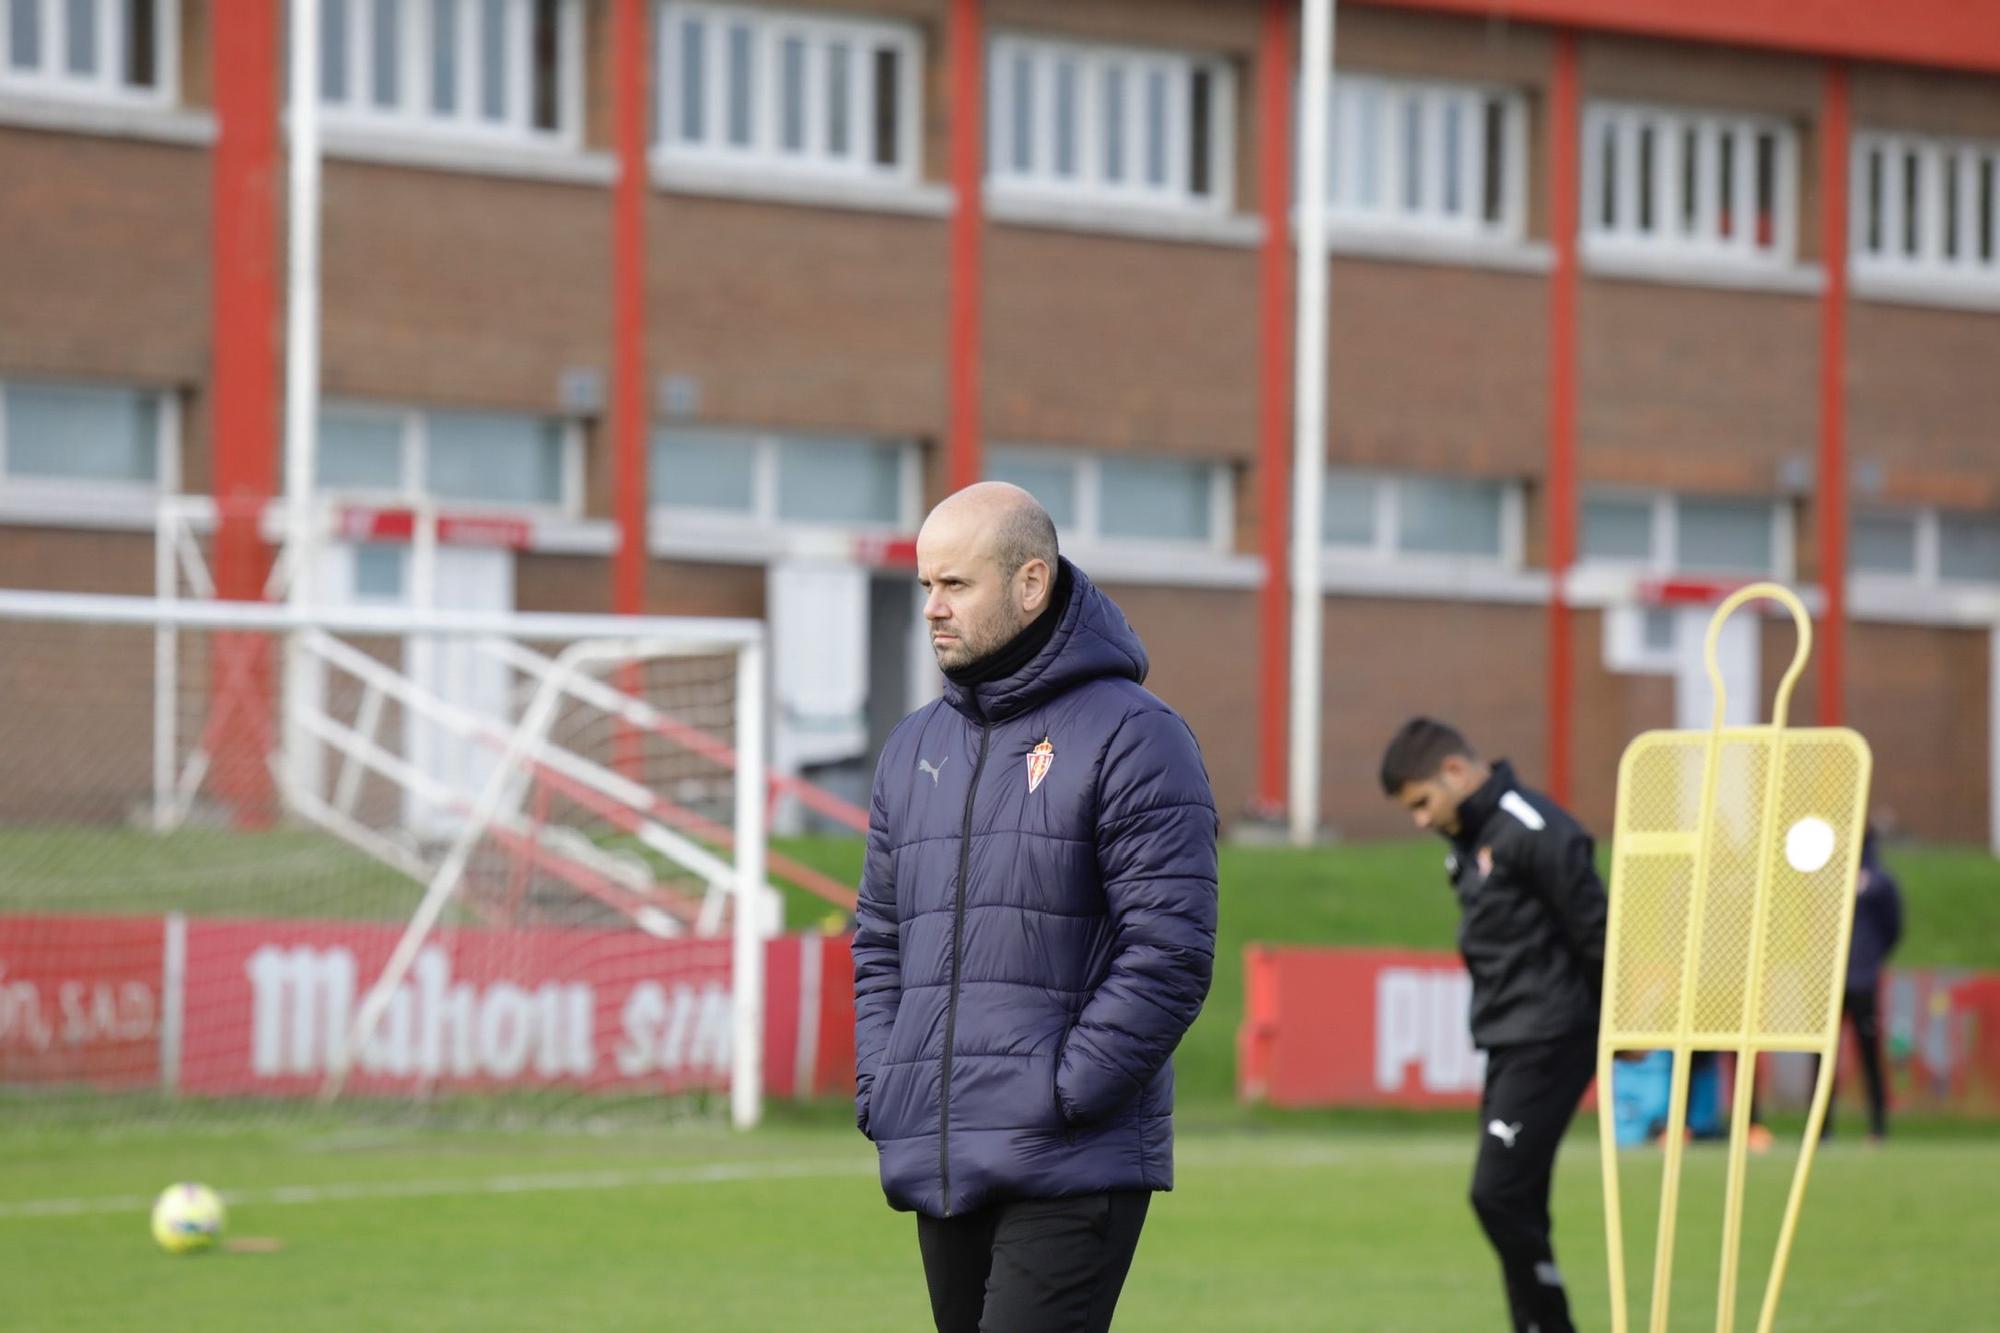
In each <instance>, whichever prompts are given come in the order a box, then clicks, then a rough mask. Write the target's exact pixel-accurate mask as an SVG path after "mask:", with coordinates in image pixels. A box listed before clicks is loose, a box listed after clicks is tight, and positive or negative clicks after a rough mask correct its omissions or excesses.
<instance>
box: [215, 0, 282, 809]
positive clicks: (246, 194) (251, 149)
mask: <svg viewBox="0 0 2000 1333" xmlns="http://www.w3.org/2000/svg"><path fill="white" fill-rule="evenodd" d="M210 32H211V37H212V46H211V48H210V53H211V59H212V62H213V68H214V96H215V120H216V140H215V152H214V159H213V164H212V166H213V169H212V172H211V176H210V192H209V212H210V216H211V219H212V220H211V223H210V229H209V230H210V240H211V244H212V246H213V249H212V251H211V253H210V257H209V265H210V271H209V281H210V284H211V299H212V301H213V303H214V320H215V327H214V335H213V336H214V348H213V362H212V366H211V371H210V395H211V403H212V410H211V412H210V421H211V427H210V429H211V440H212V444H211V446H210V468H209V475H210V486H211V490H212V493H213V495H214V498H215V508H216V519H217V527H216V534H215V547H214V565H215V588H216V593H217V595H218V596H220V597H223V598H227V599H229V600H232V601H258V600H261V599H262V598H263V595H264V581H265V578H266V575H267V573H268V572H269V568H270V555H269V552H267V551H266V550H265V548H264V543H263V540H262V538H261V537H260V536H259V535H258V517H259V515H260V514H261V512H262V510H263V507H264V504H265V502H267V501H268V500H269V499H270V498H271V497H272V495H273V494H275V493H276V490H277V479H278V456H279V450H278V319H279V309H278V190H279V187H280V183H281V181H282V179H283V166H282V161H281V159H280V156H279V152H278V70H279V59H278V34H279V6H278V4H277V3H276V0H243V3H241V4H238V5H235V6H232V7H231V10H230V16H229V21H228V22H226V23H224V22H216V23H213V24H211V25H210ZM211 655H212V656H211V669H210V672H209V700H208V725H207V728H206V731H205V733H204V739H205V740H206V741H207V742H208V744H209V746H210V754H211V763H212V767H211V770H210V772H211V777H210V786H211V789H212V790H214V791H215V792H216V794H217V795H218V796H220V797H221V798H222V800H223V801H224V802H225V803H226V804H228V805H229V806H230V807H231V808H232V810H233V812H234V817H235V819H236V822H237V823H239V824H244V825H258V824H263V823H266V822H268V821H269V820H270V819H271V818H272V816H273V815H274V814H275V809H276V807H275V802H274V801H273V799H272V792H271V779H270V770H269V768H268V766H267V764H266V762H265V759H266V753H267V751H268V749H269V747H270V743H271V729H270V709H271V701H272V700H274V699H275V697H276V694H275V690H274V684H275V680H274V675H273V670H272V663H273V652H272V642H271V640H270V638H269V637H268V636H266V635H262V634H222V633H218V634H216V635H215V636H214V637H213V639H212V641H211Z"/></svg>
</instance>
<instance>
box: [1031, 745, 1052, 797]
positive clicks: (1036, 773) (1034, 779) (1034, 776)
mask: <svg viewBox="0 0 2000 1333" xmlns="http://www.w3.org/2000/svg"><path fill="white" fill-rule="evenodd" d="M1055 761H1056V747H1055V746H1053V745H1051V744H1049V738H1048V737H1047V736H1044V737H1042V743H1041V744H1040V745H1037V746H1036V747H1035V748H1034V749H1032V750H1030V751H1028V790H1029V791H1030V792H1032V791H1034V789H1035V788H1037V787H1039V786H1041V785H1042V779H1043V778H1045V777H1047V776H1048V775H1049V766H1050V765H1051V764H1053V763H1055Z"/></svg>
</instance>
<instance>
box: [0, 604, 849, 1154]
mask: <svg viewBox="0 0 2000 1333" xmlns="http://www.w3.org/2000/svg"><path fill="white" fill-rule="evenodd" d="M764 676H765V663H764V648H763V628H762V626H761V625H760V624H759V623H757V622H754V621H739V620H721V619H679V618H647V617H608V616H581V615H554V614H531V613H519V612H496V613H490V614H475V613H451V612H443V611H412V610H409V609H405V608H395V607H384V608H354V609H346V610H339V611H333V610H324V611H314V610H303V611H302V610H299V609H296V608H287V607H282V606H275V605H268V604H263V603H244V602H215V601H202V600H181V601H167V600H162V599H143V598H120V597H97V596H82V595H75V594H54V593H27V592H4V593H0V699H4V700H5V706H4V708H0V1096H4V1097H5V1098H7V1099H8V1100H9V1101H13V1102H16V1103H19V1104H27V1105H35V1104H44V1103H46V1104H50V1105H54V1106H58V1107H63V1108H66V1109H68V1110H73V1109H74V1108H76V1107H77V1106H78V1105H79V1103H80V1101H81V1100H82V1099H91V1100H93V1101H95V1102H97V1103H99V1104H111V1103H114V1102H116V1101H117V1100H118V1098H117V1096H116V1095H117V1094H134V1095H137V1096H139V1097H142V1098H144V1099H149V1100H156V1101H160V1102H162V1103H163V1104H165V1105H167V1106H185V1105H190V1104H194V1103H196V1102H199V1101H206V1100H220V1101H228V1102H231V1103H234V1104H244V1105H251V1106H256V1107H261V1108H264V1109H267V1110H269V1109H276V1108H283V1107H294V1108H299V1109H304V1108H307V1107H310V1106H312V1105H314V1104H316V1103H317V1102H323V1101H326V1100H329V1099H338V1100H340V1101H342V1102H347V1103H353V1104H356V1105H367V1106H371V1107H372V1106H387V1107H392V1108H393V1107H407V1106H421V1107H426V1108H438V1107H444V1106H469V1107H505V1108H508V1109H509V1111H510V1113H511V1111H512V1110H513V1109H514V1108H518V1107H521V1106H524V1105H525V1106H529V1107H532V1108H535V1111H536V1112H537V1113H538V1114H540V1113H550V1112H562V1111H575V1112H578V1113H581V1114H593V1113H595V1110H596V1108H599V1107H602V1106H605V1105H607V1104H610V1103H614V1102H616V1101H618V1100H619V1099H621V1098H622V1099H625V1100H626V1101H628V1102H630V1101H633V1100H635V1099H636V1100H640V1101H642V1102H643V1103H645V1104H647V1105H650V1104H652V1103H654V1102H656V1101H658V1100H659V1099H662V1098H672V1099H675V1100H676V1102H677V1103H678V1102H683V1101H685V1102H692V1103H694V1104H697V1105H706V1106H715V1107H718V1108H719V1107H720V1106H722V1105H723V1104H725V1103H726V1104H727V1105H728V1107H729V1108H730V1114H731V1117H732V1119H733V1120H734V1121H735V1123H737V1124H739V1125H749V1124H753V1123H755V1122H756V1120H757V1119H758V1116H759V1112H760V1107H761V1100H762V1082H763V1070H764V1067H765V1059H766V1043H765V1032H764V1022H763V1007H764V997H765V993H766V992H765V985H766V977H765V960H766V952H767V947H768V946H769V944H770V943H771V941H772V937H773V936H774V935H776V934H777V932H778V931H779V929H780V928H781V925H782V917H783V912H782V904H781V900H780V896H779V893H778V891H777V890H776V889H774V888H773V887H772V885H771V884H770V882H769V880H768V877H767V863H766V851H765V818H766V813H767V809H768V800H769V797H770V791H769V787H768V783H767V778H766V774H765V771H764V766H763V759H762V756H763V752H764V726H765V723H764V714H763V709H764V699H765V686H764ZM799 877H800V878H804V879H811V878H812V876H811V874H810V872H807V871H804V870H803V869H801V870H800V871H799ZM806 887H807V888H808V890H811V891H818V892H821V893H822V895H823V896H826V897H829V898H831V899H833V901H834V903H835V904H839V903H840V902H842V898H841V894H840V890H839V887H838V886H837V885H832V884H830V883H828V882H827V881H825V880H824V877H820V878H819V879H818V880H817V881H816V882H814V883H810V884H807V885H806ZM793 981H794V983H795V985H796V986H797V987H799V988H802V985H803V983H801V982H798V979H796V978H794V979H793ZM788 993H790V992H788Z"/></svg>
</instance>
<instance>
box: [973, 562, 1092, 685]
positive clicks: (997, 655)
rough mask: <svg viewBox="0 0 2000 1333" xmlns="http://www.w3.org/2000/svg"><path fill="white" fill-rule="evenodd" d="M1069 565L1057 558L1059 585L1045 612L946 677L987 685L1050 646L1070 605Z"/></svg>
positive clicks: (1005, 676) (1007, 674) (1028, 661)
mask: <svg viewBox="0 0 2000 1333" xmlns="http://www.w3.org/2000/svg"><path fill="white" fill-rule="evenodd" d="M1069 587H1070V578H1069V565H1068V564H1067V563H1066V562H1064V561H1061V560H1058V561H1057V562H1056V586H1055V587H1054V588H1053V589H1052V590H1051V591H1050V593H1049V600H1048V604H1047V605H1046V606H1044V607H1043V608H1042V613H1041V614H1040V615H1038V616H1036V617H1035V618H1034V619H1033V620H1031V621H1029V622H1028V624H1027V626H1026V628H1024V629H1022V630H1021V632H1020V633H1019V634H1016V635H1015V636H1014V637H1013V638H1011V639H1009V640H1007V642H1005V643H1003V644H1001V645H1000V646H999V647H998V648H995V649H994V650H993V651H992V652H990V653H988V654H986V656H984V657H980V658H975V659H974V660H973V661H970V662H967V663H966V664H965V665H964V666H960V667H946V668H945V672H944V674H945V677H946V678H947V679H948V680H950V681H951V683H952V684H954V685H958V686H970V685H984V684H986V683H987V682H988V681H995V680H1005V679H1006V678H1007V677H1009V676H1011V675H1013V674H1014V673H1015V672H1016V671H1019V670H1020V669H1021V668H1022V667H1024V666H1026V665H1028V663H1030V662H1032V661H1034V660H1035V654H1036V653H1039V652H1041V651H1042V649H1044V648H1046V647H1048V646H1049V640H1050V639H1052V638H1054V637H1055V632H1056V626H1057V625H1058V624H1060V623H1061V622H1062V612H1063V608H1064V607H1065V606H1067V605H1069Z"/></svg>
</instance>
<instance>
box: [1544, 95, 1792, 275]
mask: <svg viewBox="0 0 2000 1333" xmlns="http://www.w3.org/2000/svg"><path fill="white" fill-rule="evenodd" d="M1646 128H1650V129H1651V130H1652V131H1653V142H1654V144H1655V145H1656V146H1655V149H1654V152H1653V161H1652V177H1653V181H1652V203H1653V226H1652V227H1651V228H1650V229H1645V230H1642V229H1641V227H1640V225H1639V213H1640V208H1639V205H1640V197H1639V175H1638V163H1639V139H1640V133H1641V131H1642V130H1643V129H1646ZM1688 130H1693V131H1695V133H1696V135H1697V145H1696V153H1697V164H1698V170H1697V172H1696V178H1695V192H1696V198H1695V201H1694V202H1695V209H1694V211H1695V220H1694V225H1693V227H1692V229H1689V228H1688V227H1687V226H1686V224H1685V219H1684V213H1683V205H1684V204H1685V202H1686V200H1685V197H1684V193H1683V189H1682V184H1683V182H1682V173H1681V171H1680V169H1679V168H1680V164H1681V156H1682V154H1681V145H1682V143H1683V142H1684V136H1685V134H1686V132H1687V131H1688ZM1607 133H1609V134H1611V135H1612V136H1614V142H1615V144H1616V146H1617V149H1616V151H1617V156H1618V158H1619V160H1620V164H1621V165H1620V166H1619V168H1618V169H1617V176H1616V179H1615V180H1614V181H1613V182H1612V184H1613V188H1614V190H1615V191H1616V193H1615V195H1614V199H1613V217H1612V220H1611V222H1610V223H1609V224H1608V225H1607V224H1606V222H1605V221H1604V217H1603V195H1604V185H1605V181H1604V163H1603V160H1602V157H1601V155H1600V152H1599V148H1600V145H1601V141H1602V136H1603V135H1605V134H1607ZM1764 134H1769V135H1771V136H1773V140H1774V145H1775V147H1774V160H1773V163H1772V171H1773V180H1772V201H1771V243H1770V244H1769V245H1758V244H1757V242H1756V225H1755V220H1756V197H1757V154H1756V143H1757V139H1758V137H1759V136H1760V135H1764ZM1725 138H1727V139H1729V140H1731V141H1732V143H1733V144H1734V147H1733V149H1732V153H1733V160H1732V162H1731V168H1732V171H1731V195H1732V197H1733V199H1734V200H1735V201H1736V208H1735V216H1736V225H1734V226H1732V228H1731V233H1730V234H1729V235H1727V236H1724V235H1723V234H1722V232H1721V217H1722V208H1721V176H1720V170H1721V161H1722V147H1721V146H1722V143H1723V140H1724V139H1725ZM1582 154H1583V190H1582V195H1581V208H1580V210H1579V211H1580V212H1581V214H1582V217H1581V222H1580V226H1581V231H1582V238H1583V244H1584V249H1585V252H1586V253H1587V254H1588V255H1590V256H1591V257H1593V258H1612V259H1616V258H1621V257H1630V258H1636V259H1646V258H1670V259H1683V260H1696V261H1700V262H1702V263H1707V264H1713V265H1719V266H1731V267H1739V268H1741V267H1749V268H1785V267H1788V266H1790V265H1791V263H1792V262H1793V258H1794V256H1795V255H1796V253H1797V248H1798V220H1799V209H1798V195H1799V135H1798V130H1797V128H1796V127H1795V126H1793V125H1792V124H1790V123H1789V122H1787V121H1784V120H1781V119H1779V118H1777V117H1774V116H1766V115H1756V114H1750V113H1738V112H1716V111H1699V110H1693V109H1689V108H1682V107H1666V106H1655V105H1646V104H1641V103H1634V102H1619V101H1592V102H1589V103H1587V104H1586V105H1585V107H1584V113H1583V143H1582Z"/></svg>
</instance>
